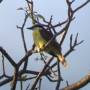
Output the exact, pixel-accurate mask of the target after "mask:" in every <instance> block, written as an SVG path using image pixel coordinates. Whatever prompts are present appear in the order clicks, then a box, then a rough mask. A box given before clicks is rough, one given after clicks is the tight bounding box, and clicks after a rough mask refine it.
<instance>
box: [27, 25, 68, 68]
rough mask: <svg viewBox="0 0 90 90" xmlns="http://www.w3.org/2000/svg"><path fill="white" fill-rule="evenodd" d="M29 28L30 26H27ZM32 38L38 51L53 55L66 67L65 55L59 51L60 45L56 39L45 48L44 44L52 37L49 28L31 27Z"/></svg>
mask: <svg viewBox="0 0 90 90" xmlns="http://www.w3.org/2000/svg"><path fill="white" fill-rule="evenodd" d="M27 29H31V28H27ZM32 29H33V40H34V43H35V46H36V49H37V51H38V52H40V50H41V51H44V52H46V53H48V54H50V55H52V56H54V57H56V58H57V59H58V60H59V61H60V62H61V63H62V65H63V66H64V67H67V62H66V60H65V57H64V56H63V55H62V53H61V49H60V46H59V44H58V42H57V41H56V40H53V41H52V42H51V43H50V44H48V46H47V47H46V48H45V45H46V44H47V43H48V41H49V40H51V38H52V37H53V34H52V33H51V31H50V30H46V29H44V28H42V27H41V26H40V27H39V26H38V27H33V28H32Z"/></svg>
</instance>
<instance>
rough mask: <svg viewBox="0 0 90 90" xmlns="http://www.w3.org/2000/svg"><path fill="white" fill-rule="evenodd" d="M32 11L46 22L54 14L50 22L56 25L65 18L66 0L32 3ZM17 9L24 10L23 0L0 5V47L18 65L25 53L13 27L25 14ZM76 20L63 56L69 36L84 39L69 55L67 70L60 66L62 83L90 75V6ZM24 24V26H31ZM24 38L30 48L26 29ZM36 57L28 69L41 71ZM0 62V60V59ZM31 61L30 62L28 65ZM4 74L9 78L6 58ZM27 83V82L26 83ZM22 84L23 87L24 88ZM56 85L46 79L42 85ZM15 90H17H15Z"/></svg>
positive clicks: (7, 87)
mask: <svg viewBox="0 0 90 90" xmlns="http://www.w3.org/2000/svg"><path fill="white" fill-rule="evenodd" d="M33 1H34V5H35V6H34V10H35V11H37V12H38V13H40V14H42V15H43V16H44V17H45V18H46V20H49V18H50V16H51V15H53V22H54V23H58V22H61V21H63V20H65V19H66V17H67V5H66V3H65V0H57V1H55V0H53V1H52V0H33ZM84 1H86V0H76V2H75V3H74V4H73V8H76V7H78V6H79V5H80V4H82V3H83V2H84ZM20 7H26V3H25V0H18V1H16V0H3V2H2V3H1V4H0V46H2V47H3V48H4V49H5V50H6V51H7V52H8V53H9V54H10V55H11V56H12V58H13V59H14V60H15V62H18V61H19V60H20V59H21V58H22V57H23V55H24V54H25V52H24V49H23V43H22V38H21V33H20V30H19V29H17V28H16V25H19V26H21V25H22V23H23V20H24V16H25V13H24V12H23V11H18V10H17V9H18V8H20ZM75 17H76V19H75V20H74V21H73V22H72V23H71V26H70V28H69V32H68V35H67V38H66V39H65V42H64V45H63V53H65V52H66V51H67V50H68V48H69V39H70V35H71V34H73V35H74V36H75V35H76V34H77V32H78V33H79V38H78V40H79V41H80V40H85V41H84V43H82V44H81V45H79V46H77V47H76V48H75V51H74V52H72V53H71V54H70V55H69V56H68V57H67V60H68V62H69V64H70V66H69V68H68V69H67V70H65V69H63V67H62V66H61V74H62V76H63V78H64V79H65V80H68V82H69V84H71V83H74V82H76V81H78V80H80V79H81V78H82V77H84V76H85V75H86V74H88V73H90V50H89V49H90V47H89V46H90V31H89V30H90V4H88V5H86V6H85V7H84V8H82V9H81V10H79V11H78V12H77V13H76V14H75ZM29 24H30V23H27V25H26V27H29V26H31V24H30V25H29ZM25 38H26V43H27V47H28V49H30V48H31V47H32V44H33V39H32V31H29V30H27V29H25ZM37 55H38V54H36V55H32V56H31V57H30V61H29V65H28V68H29V69H30V70H37V69H38V70H42V66H43V64H42V63H41V61H39V60H38V61H35V58H36V57H37ZM0 59H1V58H0ZM30 62H31V63H30ZM5 66H6V72H7V73H8V74H9V75H10V74H13V68H12V66H11V65H10V64H9V62H8V61H7V60H6V59H5ZM1 74H2V65H1V61H0V75H1ZM26 83H28V82H26ZM26 83H25V85H26ZM55 84H56V83H52V84H51V83H50V82H49V81H48V80H47V79H46V78H45V79H44V80H43V83H42V88H43V89H42V90H46V89H47V90H50V89H52V90H55V88H54V85H55ZM63 86H66V83H65V82H64V81H63V82H62V87H63ZM89 89H90V84H88V85H86V86H85V87H84V88H82V89H80V90H89ZM0 90H10V84H7V85H4V86H2V87H0ZM17 90H20V88H19V87H17Z"/></svg>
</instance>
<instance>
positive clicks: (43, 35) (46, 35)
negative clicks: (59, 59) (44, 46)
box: [40, 30, 60, 49]
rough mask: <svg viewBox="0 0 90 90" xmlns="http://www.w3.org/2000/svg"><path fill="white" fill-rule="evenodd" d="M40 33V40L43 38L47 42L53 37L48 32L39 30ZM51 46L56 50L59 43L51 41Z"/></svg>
mask: <svg viewBox="0 0 90 90" xmlns="http://www.w3.org/2000/svg"><path fill="white" fill-rule="evenodd" d="M40 33H41V35H42V38H44V39H45V40H46V41H47V42H48V41H49V40H50V39H51V38H52V37H53V33H52V32H51V31H48V30H41V31H40ZM51 45H52V46H53V47H55V48H56V49H59V48H60V46H59V43H58V42H57V41H56V40H53V41H52V42H51Z"/></svg>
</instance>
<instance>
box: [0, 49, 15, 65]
mask: <svg viewBox="0 0 90 90" xmlns="http://www.w3.org/2000/svg"><path fill="white" fill-rule="evenodd" d="M0 52H1V53H2V54H3V55H4V56H5V57H6V58H7V59H8V61H9V62H10V63H11V65H13V66H14V67H16V63H15V62H14V60H13V59H12V58H11V56H10V55H9V54H8V53H7V52H6V51H5V50H4V49H3V48H2V47H0Z"/></svg>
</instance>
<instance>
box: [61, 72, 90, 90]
mask: <svg viewBox="0 0 90 90" xmlns="http://www.w3.org/2000/svg"><path fill="white" fill-rule="evenodd" d="M88 83H90V74H88V75H86V76H85V77H83V78H82V79H81V80H79V81H77V82H76V83H74V84H71V85H69V86H67V87H65V88H62V89H60V90H78V89H80V88H82V87H84V86H85V85H87V84H88Z"/></svg>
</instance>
